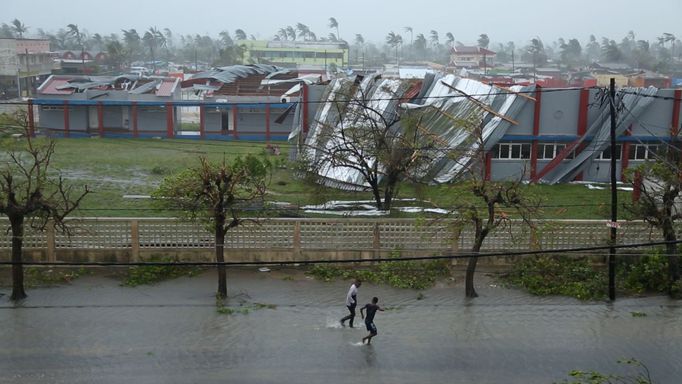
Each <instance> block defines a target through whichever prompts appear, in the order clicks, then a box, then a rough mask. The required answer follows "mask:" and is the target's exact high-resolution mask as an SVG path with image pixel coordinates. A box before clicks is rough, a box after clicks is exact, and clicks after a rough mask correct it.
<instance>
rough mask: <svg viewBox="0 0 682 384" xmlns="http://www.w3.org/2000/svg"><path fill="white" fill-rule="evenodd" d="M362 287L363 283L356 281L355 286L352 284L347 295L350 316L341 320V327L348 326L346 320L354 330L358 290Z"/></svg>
mask: <svg viewBox="0 0 682 384" xmlns="http://www.w3.org/2000/svg"><path fill="white" fill-rule="evenodd" d="M361 285H362V281H360V280H359V279H355V281H354V282H353V284H351V286H350V288H349V289H348V294H347V295H346V307H347V308H348V311H349V312H350V314H349V315H348V316H346V317H344V318H343V319H341V326H342V327H345V326H346V324H345V323H346V320H348V325H350V327H351V328H353V319H355V307H356V306H357V305H358V288H360V286H361Z"/></svg>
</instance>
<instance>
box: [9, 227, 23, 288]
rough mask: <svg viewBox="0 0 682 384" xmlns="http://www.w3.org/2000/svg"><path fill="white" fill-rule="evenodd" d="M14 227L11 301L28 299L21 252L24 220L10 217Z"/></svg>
mask: <svg viewBox="0 0 682 384" xmlns="http://www.w3.org/2000/svg"><path fill="white" fill-rule="evenodd" d="M10 225H11V226H12V263H13V264H12V295H11V296H10V300H13V301H16V300H21V299H24V298H26V292H25V291H24V266H23V265H22V264H18V263H21V261H22V260H21V252H22V247H23V243H24V218H23V217H10Z"/></svg>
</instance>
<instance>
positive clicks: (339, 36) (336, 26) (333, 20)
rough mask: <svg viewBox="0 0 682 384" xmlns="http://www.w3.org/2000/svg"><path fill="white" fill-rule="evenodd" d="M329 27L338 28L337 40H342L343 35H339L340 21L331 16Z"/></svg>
mask: <svg viewBox="0 0 682 384" xmlns="http://www.w3.org/2000/svg"><path fill="white" fill-rule="evenodd" d="M329 28H336V38H337V40H341V35H339V23H338V22H337V21H336V19H335V18H333V17H330V18H329ZM330 40H331V39H330ZM334 41H336V40H334Z"/></svg>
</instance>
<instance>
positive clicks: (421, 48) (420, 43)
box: [414, 33, 428, 55]
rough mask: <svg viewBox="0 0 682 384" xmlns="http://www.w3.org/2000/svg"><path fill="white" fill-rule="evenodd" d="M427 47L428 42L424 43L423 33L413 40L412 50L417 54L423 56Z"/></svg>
mask: <svg viewBox="0 0 682 384" xmlns="http://www.w3.org/2000/svg"><path fill="white" fill-rule="evenodd" d="M427 45H428V42H427V41H426V36H424V34H423V33H420V34H418V35H417V38H416V39H415V40H414V49H415V51H416V52H417V54H421V55H424V54H425V53H426V46H427Z"/></svg>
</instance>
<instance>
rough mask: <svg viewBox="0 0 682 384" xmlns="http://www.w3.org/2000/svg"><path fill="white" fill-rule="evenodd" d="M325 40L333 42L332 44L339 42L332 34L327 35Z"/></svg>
mask: <svg viewBox="0 0 682 384" xmlns="http://www.w3.org/2000/svg"><path fill="white" fill-rule="evenodd" d="M327 39H328V40H329V41H333V42H337V41H339V39H337V38H336V35H335V34H333V33H332V32H329V35H328V36H327Z"/></svg>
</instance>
